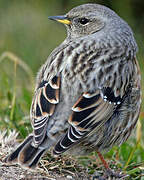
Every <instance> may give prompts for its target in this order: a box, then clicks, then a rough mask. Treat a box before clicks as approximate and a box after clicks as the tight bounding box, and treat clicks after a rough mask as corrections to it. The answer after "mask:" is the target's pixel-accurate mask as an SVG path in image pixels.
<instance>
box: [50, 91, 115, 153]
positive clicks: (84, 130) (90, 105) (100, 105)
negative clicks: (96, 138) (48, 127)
mask: <svg viewBox="0 0 144 180" xmlns="http://www.w3.org/2000/svg"><path fill="white" fill-rule="evenodd" d="M114 107H115V105H114V103H111V104H110V103H109V102H108V101H104V99H103V97H102V96H101V93H100V91H96V92H92V93H90V92H87V93H84V94H83V95H82V96H81V97H80V98H79V99H78V100H77V102H76V103H75V104H74V106H73V107H72V110H73V112H72V114H71V116H70V118H69V120H68V122H69V123H70V128H69V129H68V131H67V133H66V134H65V136H64V137H63V138H62V139H61V140H60V141H59V142H58V143H57V144H56V146H55V148H54V151H53V152H54V154H55V155H59V154H61V153H62V152H65V151H66V150H68V149H69V148H70V147H71V146H72V145H74V144H76V143H79V142H80V141H81V140H82V139H83V138H85V137H86V136H87V135H88V134H89V133H91V132H92V131H93V130H94V129H95V128H98V127H100V126H101V125H102V124H103V123H104V122H105V121H106V120H107V119H109V117H110V116H111V115H112V113H113V109H114Z"/></svg>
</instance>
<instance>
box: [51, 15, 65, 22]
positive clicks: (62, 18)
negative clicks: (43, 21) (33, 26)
mask: <svg viewBox="0 0 144 180" xmlns="http://www.w3.org/2000/svg"><path fill="white" fill-rule="evenodd" d="M48 18H49V19H50V20H55V21H57V20H65V19H67V17H66V16H49V17H48Z"/></svg>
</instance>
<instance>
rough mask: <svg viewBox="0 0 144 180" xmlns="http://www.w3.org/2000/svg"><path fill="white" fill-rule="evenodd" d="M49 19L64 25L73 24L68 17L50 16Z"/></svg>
mask: <svg viewBox="0 0 144 180" xmlns="http://www.w3.org/2000/svg"><path fill="white" fill-rule="evenodd" d="M48 18H49V19H51V20H55V21H58V22H60V23H62V24H67V25H69V24H71V21H70V20H69V19H68V18H67V17H66V16H49V17H48Z"/></svg>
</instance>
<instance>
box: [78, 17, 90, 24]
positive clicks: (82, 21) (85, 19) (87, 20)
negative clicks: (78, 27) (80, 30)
mask: <svg viewBox="0 0 144 180" xmlns="http://www.w3.org/2000/svg"><path fill="white" fill-rule="evenodd" d="M79 22H80V23H81V24H82V25H85V24H87V23H88V22H89V19H87V18H80V19H79Z"/></svg>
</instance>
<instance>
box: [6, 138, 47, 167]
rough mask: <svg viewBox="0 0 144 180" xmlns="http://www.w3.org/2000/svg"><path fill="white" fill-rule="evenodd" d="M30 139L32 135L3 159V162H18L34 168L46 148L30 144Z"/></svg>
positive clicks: (31, 139)
mask: <svg viewBox="0 0 144 180" xmlns="http://www.w3.org/2000/svg"><path fill="white" fill-rule="evenodd" d="M32 141H33V135H29V136H28V137H27V138H26V139H25V140H24V141H23V142H22V143H21V144H20V145H19V147H18V148H17V149H16V150H15V151H14V152H12V153H11V154H10V155H8V156H7V157H6V158H5V159H4V162H6V163H9V164H13V163H18V164H20V165H22V166H23V167H25V168H35V167H36V165H37V164H38V162H39V160H40V158H41V156H42V155H43V153H44V152H45V150H46V149H45V148H36V147H34V146H32Z"/></svg>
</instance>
